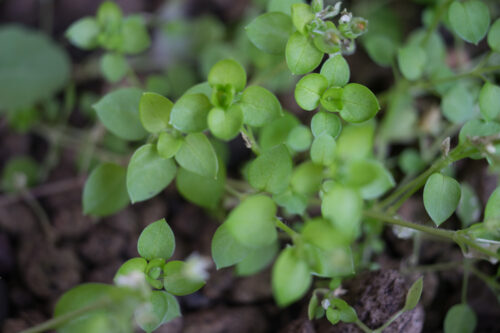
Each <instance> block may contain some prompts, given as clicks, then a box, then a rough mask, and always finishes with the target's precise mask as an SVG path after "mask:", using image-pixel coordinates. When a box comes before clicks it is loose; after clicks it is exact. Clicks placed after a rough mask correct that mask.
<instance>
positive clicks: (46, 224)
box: [21, 189, 55, 245]
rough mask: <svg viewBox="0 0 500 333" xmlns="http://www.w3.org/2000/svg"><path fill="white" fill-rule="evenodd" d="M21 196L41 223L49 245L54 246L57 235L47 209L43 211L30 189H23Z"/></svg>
mask: <svg viewBox="0 0 500 333" xmlns="http://www.w3.org/2000/svg"><path fill="white" fill-rule="evenodd" d="M21 196H22V197H23V199H24V201H25V202H26V203H27V204H28V206H30V208H31V210H32V211H33V213H34V214H35V215H36V217H37V218H38V220H39V221H40V224H41V226H42V230H43V232H44V234H45V237H47V240H48V241H49V244H51V245H53V244H54V241H55V235H54V232H53V231H52V225H51V224H50V220H49V217H48V215H47V212H45V209H43V207H42V205H40V203H39V202H38V200H37V199H36V198H35V197H34V196H33V194H31V192H30V191H29V190H28V189H22V190H21Z"/></svg>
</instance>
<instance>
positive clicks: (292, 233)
mask: <svg viewBox="0 0 500 333" xmlns="http://www.w3.org/2000/svg"><path fill="white" fill-rule="evenodd" d="M275 223H276V227H278V228H280V229H281V230H283V231H284V232H286V233H287V235H288V236H290V238H292V240H295V239H296V238H297V237H300V235H299V233H298V232H296V231H295V230H293V229H292V228H290V227H289V226H287V225H286V224H285V223H283V221H281V220H280V219H278V218H276V219H275Z"/></svg>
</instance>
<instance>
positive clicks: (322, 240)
mask: <svg viewBox="0 0 500 333" xmlns="http://www.w3.org/2000/svg"><path fill="white" fill-rule="evenodd" d="M301 234H302V237H303V238H304V240H305V241H306V242H308V243H310V244H312V245H314V246H317V247H319V248H320V249H323V250H326V251H329V250H333V249H336V248H339V247H340V246H345V245H348V244H349V242H350V239H349V238H346V237H344V236H343V235H342V234H341V233H339V232H338V230H337V229H336V228H334V227H333V226H332V224H331V223H330V222H329V221H328V220H325V219H322V218H315V219H313V220H309V221H307V222H306V223H305V225H304V228H303V229H302V231H301Z"/></svg>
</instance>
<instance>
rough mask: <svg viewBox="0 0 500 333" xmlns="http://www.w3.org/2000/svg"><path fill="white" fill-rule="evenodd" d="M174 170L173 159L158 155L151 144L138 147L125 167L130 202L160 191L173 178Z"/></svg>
mask: <svg viewBox="0 0 500 333" xmlns="http://www.w3.org/2000/svg"><path fill="white" fill-rule="evenodd" d="M176 171H177V167H176V166H175V163H174V161H173V160H172V159H170V158H169V159H166V158H163V157H161V156H160V155H158V152H157V150H156V147H155V146H154V145H153V144H146V145H144V146H141V147H139V148H138V149H137V150H136V151H135V152H134V155H132V158H131V159H130V162H129V165H128V168H127V191H128V194H129V196H130V200H131V201H132V203H136V202H139V201H144V200H147V199H150V198H152V197H154V196H155V195H157V194H158V193H160V192H161V191H162V190H163V189H164V188H165V187H167V186H168V184H170V182H171V181H172V180H173V179H174V177H175V172H176Z"/></svg>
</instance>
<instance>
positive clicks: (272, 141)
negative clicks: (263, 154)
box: [259, 112, 300, 151]
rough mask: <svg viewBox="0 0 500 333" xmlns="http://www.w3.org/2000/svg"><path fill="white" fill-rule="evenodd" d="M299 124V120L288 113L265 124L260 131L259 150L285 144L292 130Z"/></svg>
mask: <svg viewBox="0 0 500 333" xmlns="http://www.w3.org/2000/svg"><path fill="white" fill-rule="evenodd" d="M299 124H300V122H299V120H298V119H297V118H296V117H295V116H294V115H292V114H291V113H289V112H285V113H284V115H283V117H280V118H276V119H274V120H272V121H270V122H269V123H267V124H265V125H264V126H263V127H262V129H261V130H260V135H259V146H260V148H261V149H262V150H263V151H264V150H267V149H269V148H272V147H275V146H277V145H279V144H282V143H285V142H286V140H287V139H288V135H289V134H290V132H291V131H292V129H294V128H295V127H296V126H298V125H299Z"/></svg>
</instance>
